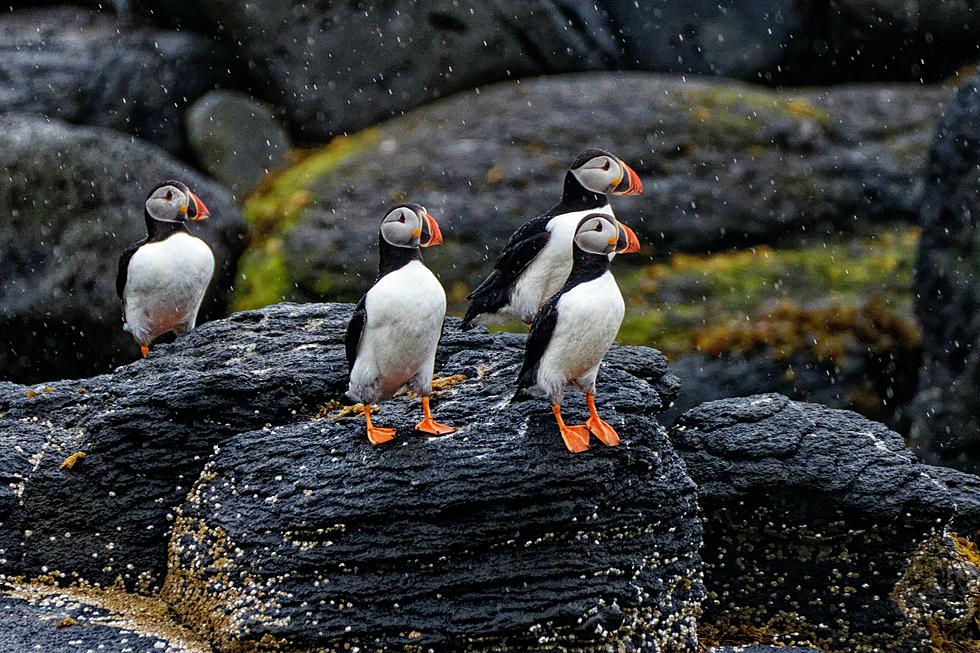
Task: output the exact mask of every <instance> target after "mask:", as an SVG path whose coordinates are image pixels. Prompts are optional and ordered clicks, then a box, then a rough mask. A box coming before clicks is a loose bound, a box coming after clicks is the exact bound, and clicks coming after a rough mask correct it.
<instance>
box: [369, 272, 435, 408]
mask: <svg viewBox="0 0 980 653" xmlns="http://www.w3.org/2000/svg"><path fill="white" fill-rule="evenodd" d="M364 308H365V311H366V313H367V319H366V321H365V324H364V331H363V333H362V335H361V342H360V345H359V346H358V350H357V359H356V360H355V362H354V369H353V370H352V371H351V387H352V388H354V387H356V388H360V387H366V386H369V385H371V384H373V383H377V384H379V385H380V387H381V392H382V394H383V395H388V394H390V393H392V392H394V391H395V390H397V389H398V388H400V387H402V386H403V385H405V384H406V383H408V382H409V381H410V380H411V379H413V378H414V377H416V376H417V375H419V374H420V373H421V374H422V375H425V374H428V375H429V377H430V378H431V374H432V367H433V365H434V362H435V355H436V347H437V345H438V344H439V336H440V335H441V334H442V323H443V319H444V318H445V316H446V292H445V291H444V290H443V288H442V284H440V283H439V280H438V279H436V277H435V275H434V274H432V272H431V271H430V270H429V269H428V268H427V267H425V265H423V264H422V263H421V262H420V261H412V262H411V263H408V264H407V265H405V266H404V267H401V268H399V269H398V270H395V271H394V272H390V273H389V274H386V275H385V276H384V277H382V278H381V279H379V280H378V282H377V283H376V284H374V286H373V287H372V288H371V290H369V291H368V293H367V296H366V297H365V300H364Z"/></svg>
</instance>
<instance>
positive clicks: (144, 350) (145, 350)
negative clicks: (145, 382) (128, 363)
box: [140, 345, 150, 358]
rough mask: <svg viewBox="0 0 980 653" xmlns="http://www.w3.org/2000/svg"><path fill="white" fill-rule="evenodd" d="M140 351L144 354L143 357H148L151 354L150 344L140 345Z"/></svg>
mask: <svg viewBox="0 0 980 653" xmlns="http://www.w3.org/2000/svg"><path fill="white" fill-rule="evenodd" d="M140 353H141V354H143V358H146V357H147V356H149V355H150V346H149V345H140Z"/></svg>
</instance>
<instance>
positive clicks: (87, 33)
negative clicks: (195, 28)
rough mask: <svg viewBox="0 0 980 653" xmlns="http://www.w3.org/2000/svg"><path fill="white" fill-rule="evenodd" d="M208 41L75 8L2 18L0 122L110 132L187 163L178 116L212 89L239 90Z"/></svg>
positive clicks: (232, 68)
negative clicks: (19, 118) (51, 121)
mask: <svg viewBox="0 0 980 653" xmlns="http://www.w3.org/2000/svg"><path fill="white" fill-rule="evenodd" d="M239 68H240V65H239V64H238V63H237V62H236V59H235V56H234V53H232V52H231V51H229V50H228V49H227V48H225V47H224V46H222V45H220V44H219V43H217V42H216V41H215V40H214V39H213V38H210V37H207V36H204V35H200V34H194V33H192V32H169V31H164V30H161V29H156V28H153V27H150V26H146V25H142V24H140V23H139V22H137V21H133V20H130V19H126V18H123V17H118V16H113V15H112V14H110V13H108V12H99V11H90V10H87V9H81V8H78V7H51V8H40V9H28V8H23V9H17V10H15V11H12V12H4V13H3V15H0V113H7V112H24V113H33V114H40V115H43V116H46V117H48V118H56V119H59V120H66V121H68V122H72V123H77V124H85V125H95V126H99V127H110V128H112V129H115V130H118V131H121V132H125V133H128V134H132V135H134V136H136V137H138V138H141V139H143V140H146V141H149V142H151V143H154V144H155V145H159V146H160V147H163V148H164V149H167V150H169V151H170V152H172V153H176V154H186V153H187V150H186V141H185V138H184V128H183V122H182V121H181V116H182V114H183V112H184V110H185V109H186V107H187V106H188V105H189V104H190V103H191V102H193V101H194V100H195V99H196V98H198V97H200V96H201V95H202V94H204V93H206V92H207V91H209V90H211V89H212V88H214V87H215V86H218V85H222V86H227V85H229V84H232V85H235V84H237V83H238V82H239V78H240V75H239V73H238V71H239Z"/></svg>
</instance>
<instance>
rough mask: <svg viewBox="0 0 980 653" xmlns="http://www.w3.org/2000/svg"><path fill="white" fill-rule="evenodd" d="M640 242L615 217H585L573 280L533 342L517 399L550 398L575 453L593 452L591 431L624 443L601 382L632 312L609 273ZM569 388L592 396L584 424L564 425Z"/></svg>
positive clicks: (553, 302) (539, 319) (550, 304)
mask: <svg viewBox="0 0 980 653" xmlns="http://www.w3.org/2000/svg"><path fill="white" fill-rule="evenodd" d="M633 245H634V244H631V241H630V239H629V238H628V237H626V235H625V234H624V233H623V230H621V229H619V227H618V226H617V225H616V224H615V223H614V221H613V218H611V217H610V216H609V215H608V214H606V213H590V214H588V215H586V216H585V217H583V218H581V219H580V220H579V222H578V224H577V225H576V229H575V235H574V238H573V250H574V251H573V254H572V271H571V273H570V274H569V276H568V280H567V281H566V282H565V285H564V286H562V288H561V289H560V290H559V291H558V292H557V293H555V295H553V296H552V297H551V298H550V299H549V300H548V301H547V302H545V304H544V305H543V306H542V307H541V310H539V311H538V314H537V315H536V316H535V318H534V322H533V323H532V325H531V332H530V333H529V334H528V337H527V341H526V344H525V350H524V362H523V364H522V365H521V370H520V373H519V374H518V377H517V388H518V390H517V393H515V395H514V400H515V401H519V400H521V399H523V398H526V397H525V395H530V396H537V397H547V398H548V399H550V400H551V410H552V412H553V413H554V415H555V420H556V421H557V422H558V430H559V432H560V433H561V437H562V440H564V442H565V446H566V447H567V448H568V450H569V451H571V452H572V453H580V452H582V451H585V450H586V449H588V448H589V434H590V433H591V434H592V435H595V436H596V437H597V438H598V439H599V440H600V441H601V442H603V443H604V444H606V445H607V446H610V447H615V446H616V445H618V444H619V435H618V434H617V433H616V430H615V429H613V427H612V426H610V425H609V424H608V423H607V422H606V421H605V420H603V419H602V418H601V417H599V413H598V412H597V411H596V406H595V381H596V375H597V373H598V371H599V363H601V362H602V359H603V357H604V356H605V355H606V352H608V351H609V348H610V347H611V346H612V343H613V340H615V338H616V334H617V333H618V332H619V327H620V325H621V324H622V322H623V315H624V314H625V309H626V307H625V304H624V302H623V295H622V293H621V292H620V290H619V286H617V285H616V279H615V278H614V277H613V275H612V272H611V271H610V269H609V265H610V255H611V254H614V253H624V252H626V251H628V250H629V249H630V247H631V246H633ZM568 385H575V386H576V387H578V388H579V390H581V391H582V392H584V393H585V400H586V404H587V405H588V408H589V419H588V421H587V422H586V423H585V424H584V425H574V426H568V425H566V424H565V422H564V421H563V420H562V417H561V403H562V399H563V397H564V393H565V387H566V386H568Z"/></svg>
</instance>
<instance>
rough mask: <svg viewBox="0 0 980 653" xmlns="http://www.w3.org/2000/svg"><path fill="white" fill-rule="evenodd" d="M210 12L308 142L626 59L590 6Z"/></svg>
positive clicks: (497, 3)
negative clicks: (492, 87) (477, 92)
mask: <svg viewBox="0 0 980 653" xmlns="http://www.w3.org/2000/svg"><path fill="white" fill-rule="evenodd" d="M203 4H204V5H205V6H206V7H207V9H208V11H209V12H210V13H211V15H212V17H213V18H214V19H215V20H216V21H219V22H220V24H221V25H222V28H223V29H225V30H227V33H228V34H229V35H230V36H231V38H232V39H233V40H234V41H235V42H236V43H238V44H240V47H241V50H242V53H243V55H244V56H245V57H246V58H247V59H249V60H250V61H252V62H253V63H254V65H255V72H256V74H257V75H258V76H259V77H260V78H261V79H262V80H263V81H264V82H265V83H266V85H267V90H268V94H269V98H270V99H271V100H272V101H273V102H275V103H276V104H281V105H282V106H283V107H285V109H286V111H287V113H288V115H289V118H290V121H291V123H292V127H293V130H294V132H295V133H296V135H297V137H299V138H300V139H301V140H305V141H311V140H312V141H323V140H325V139H326V138H328V137H330V136H334V135H336V134H339V133H342V132H344V131H349V130H354V129H360V128H362V127H366V126H368V125H371V124H374V123H376V122H379V121H380V120H382V119H384V118H388V117H391V116H393V115H398V114H399V113H400V112H402V111H405V110H407V109H411V108H413V107H416V106H418V105H420V104H423V103H425V102H428V101H431V100H433V99H435V98H437V97H440V96H441V95H445V94H447V93H451V92H453V91H458V90H462V89H466V88H472V87H474V86H480V85H483V84H487V83H489V82H493V81H497V80H500V79H506V78H508V77H521V76H526V75H534V74H543V73H554V72H560V71H569V70H589V69H597V68H602V67H604V66H605V65H607V62H608V61H610V60H611V59H612V58H613V57H614V56H615V50H616V46H615V43H614V42H613V41H612V39H611V38H610V37H609V28H608V26H607V23H606V19H605V15H604V13H603V12H601V11H600V10H598V9H597V8H596V6H595V4H594V3H593V2H586V1H583V0H572V1H571V2H568V1H562V2H558V1H556V0H533V1H532V2H522V3H516V4H515V3H512V2H504V1H502V0H493V1H492V2H478V1H476V0H462V1H458V0H434V1H431V2H415V3H409V4H405V3H396V2H385V3H359V2H355V3H336V2H323V1H319V2H306V3H296V2H265V3H245V2H241V1H240V0H203Z"/></svg>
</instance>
